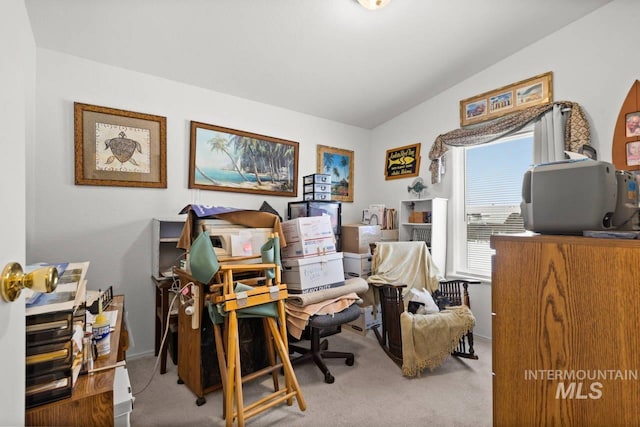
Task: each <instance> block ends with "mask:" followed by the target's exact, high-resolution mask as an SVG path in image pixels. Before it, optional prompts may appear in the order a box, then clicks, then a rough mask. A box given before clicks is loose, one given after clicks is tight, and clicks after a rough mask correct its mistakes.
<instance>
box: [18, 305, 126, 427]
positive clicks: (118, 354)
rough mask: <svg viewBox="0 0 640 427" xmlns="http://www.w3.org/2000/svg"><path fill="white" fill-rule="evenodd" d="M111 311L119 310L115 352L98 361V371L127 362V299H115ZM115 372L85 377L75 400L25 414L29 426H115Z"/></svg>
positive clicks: (113, 342) (76, 389)
mask: <svg viewBox="0 0 640 427" xmlns="http://www.w3.org/2000/svg"><path fill="white" fill-rule="evenodd" d="M107 310H117V311H118V320H117V323H116V327H115V330H113V331H111V352H110V353H109V356H108V357H106V358H103V359H98V360H96V361H95V363H94V367H95V368H100V367H102V366H109V365H113V364H115V363H116V362H118V361H120V360H124V359H125V351H126V348H127V343H126V342H123V339H124V337H126V328H125V325H124V320H123V312H124V296H122V295H118V296H114V297H113V301H112V302H111V304H110V305H109V307H108V308H107ZM114 376H115V370H114V369H108V370H105V371H102V372H97V373H95V374H89V375H81V376H80V377H79V378H78V382H77V383H76V386H75V387H74V388H73V392H72V394H71V397H68V398H66V399H63V400H59V401H57V402H52V403H48V404H46V405H41V406H37V407H35V408H31V409H27V410H26V411H25V425H26V426H113V424H114V418H113V381H114Z"/></svg>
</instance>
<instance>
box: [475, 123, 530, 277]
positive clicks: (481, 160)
mask: <svg viewBox="0 0 640 427" xmlns="http://www.w3.org/2000/svg"><path fill="white" fill-rule="evenodd" d="M532 161H533V133H532V132H530V131H529V132H526V133H521V134H519V135H516V136H512V137H507V138H503V139H501V140H499V141H496V142H493V143H489V144H482V145H476V146H472V147H467V148H466V149H465V165H466V166H465V170H466V173H465V222H466V268H464V269H465V270H466V271H468V272H470V273H474V274H478V275H482V276H490V275H491V255H493V250H492V249H491V248H490V246H489V237H490V236H491V235H492V234H498V233H499V234H505V233H510V234H513V233H522V232H523V231H525V230H524V227H523V221H522V216H521V214H520V202H521V200H522V196H521V194H522V177H523V176H524V173H525V172H526V171H527V169H529V168H530V167H531V163H532Z"/></svg>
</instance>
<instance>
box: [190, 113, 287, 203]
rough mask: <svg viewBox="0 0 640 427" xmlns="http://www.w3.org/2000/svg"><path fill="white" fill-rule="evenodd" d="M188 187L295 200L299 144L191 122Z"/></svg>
mask: <svg viewBox="0 0 640 427" xmlns="http://www.w3.org/2000/svg"><path fill="white" fill-rule="evenodd" d="M189 188H199V189H201V190H217V191H230V192H237V193H253V194H266V195H271V196H287V197H296V196H297V195H298V143H297V142H293V141H286V140H284V139H279V138H274V137H271V136H264V135H258V134H255V133H250V132H244V131H240V130H235V129H229V128H224V127H220V126H214V125H209V124H206V123H199V122H194V121H192V122H191V145H190V153H189Z"/></svg>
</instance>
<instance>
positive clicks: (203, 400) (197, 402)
mask: <svg viewBox="0 0 640 427" xmlns="http://www.w3.org/2000/svg"><path fill="white" fill-rule="evenodd" d="M205 403H207V399H205V398H204V397H199V398H197V399H196V405H198V406H202V405H204V404H205Z"/></svg>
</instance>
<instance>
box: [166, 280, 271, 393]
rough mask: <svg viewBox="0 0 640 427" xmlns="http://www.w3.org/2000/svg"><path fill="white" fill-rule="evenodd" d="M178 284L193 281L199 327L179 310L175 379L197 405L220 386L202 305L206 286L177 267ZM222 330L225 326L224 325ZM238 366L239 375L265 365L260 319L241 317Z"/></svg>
mask: <svg viewBox="0 0 640 427" xmlns="http://www.w3.org/2000/svg"><path fill="white" fill-rule="evenodd" d="M177 273H178V277H179V278H180V283H181V285H182V286H184V285H185V284H186V283H189V282H193V283H194V285H195V286H197V287H198V293H199V295H201V296H202V298H198V302H197V304H198V312H199V313H200V315H199V317H198V322H197V323H198V327H197V328H195V329H194V328H193V323H192V316H189V315H187V314H186V313H185V309H184V307H183V306H180V308H179V309H178V310H179V311H178V382H179V383H183V384H185V385H186V386H187V387H188V388H189V390H191V391H192V392H193V393H194V394H195V395H196V405H198V406H201V405H203V404H204V403H206V398H205V397H204V396H205V395H206V394H208V393H210V392H212V391H214V390H218V389H220V388H222V384H221V380H220V368H219V367H218V358H217V353H216V345H215V340H214V336H213V324H212V323H211V318H210V317H209V312H208V311H207V308H206V307H205V304H204V299H205V298H204V295H206V294H207V293H208V287H207V286H205V285H203V284H202V283H200V282H198V281H197V279H195V278H194V277H193V276H191V275H190V274H188V273H187V272H185V271H183V270H177ZM223 331H224V328H223ZM238 333H239V335H240V337H239V340H240V352H241V357H240V366H241V370H242V375H247V374H249V373H252V372H255V371H257V370H259V369H262V368H264V367H265V366H267V365H268V363H269V361H268V358H267V353H266V350H265V348H266V344H265V335H264V330H263V326H262V319H259V318H255V319H240V320H239V322H238Z"/></svg>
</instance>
